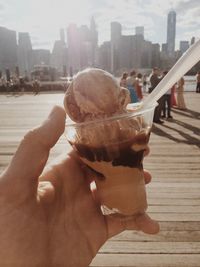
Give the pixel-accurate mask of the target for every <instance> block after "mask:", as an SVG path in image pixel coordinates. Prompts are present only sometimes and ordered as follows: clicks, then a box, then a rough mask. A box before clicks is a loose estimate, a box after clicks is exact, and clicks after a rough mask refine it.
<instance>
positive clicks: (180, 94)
mask: <svg viewBox="0 0 200 267" xmlns="http://www.w3.org/2000/svg"><path fill="white" fill-rule="evenodd" d="M184 84H185V80H184V78H183V77H182V78H181V79H180V80H179V81H178V83H177V108H178V109H182V110H186V105H185V100H184Z"/></svg>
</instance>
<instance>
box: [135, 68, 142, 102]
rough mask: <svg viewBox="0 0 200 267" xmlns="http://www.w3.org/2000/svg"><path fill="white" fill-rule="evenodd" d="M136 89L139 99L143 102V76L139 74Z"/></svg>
mask: <svg viewBox="0 0 200 267" xmlns="http://www.w3.org/2000/svg"><path fill="white" fill-rule="evenodd" d="M135 89H136V94H137V97H138V99H139V100H140V101H141V100H142V98H143V95H142V74H141V73H138V74H137V77H136V79H135Z"/></svg>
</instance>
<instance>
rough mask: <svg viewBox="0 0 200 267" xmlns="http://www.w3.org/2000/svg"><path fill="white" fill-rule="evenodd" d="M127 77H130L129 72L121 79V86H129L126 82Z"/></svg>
mask: <svg viewBox="0 0 200 267" xmlns="http://www.w3.org/2000/svg"><path fill="white" fill-rule="evenodd" d="M127 77H128V73H127V72H124V73H123V74H122V77H121V79H120V86H122V87H125V88H127V82H126V79H127Z"/></svg>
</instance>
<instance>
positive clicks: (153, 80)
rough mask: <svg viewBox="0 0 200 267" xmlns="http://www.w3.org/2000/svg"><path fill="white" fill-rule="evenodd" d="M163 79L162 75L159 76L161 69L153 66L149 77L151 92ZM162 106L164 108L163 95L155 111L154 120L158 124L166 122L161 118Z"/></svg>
mask: <svg viewBox="0 0 200 267" xmlns="http://www.w3.org/2000/svg"><path fill="white" fill-rule="evenodd" d="M161 79H162V77H159V69H158V68H157V67H155V68H153V70H152V73H151V74H150V77H149V81H150V88H149V93H151V92H152V91H153V90H154V89H155V87H156V86H157V85H158V84H159V82H160V81H161ZM162 108H163V98H162V97H161V98H160V99H159V100H158V105H157V107H156V108H155V111H154V118H153V122H155V123H158V124H162V123H164V121H162V120H161V119H160V118H161V111H162Z"/></svg>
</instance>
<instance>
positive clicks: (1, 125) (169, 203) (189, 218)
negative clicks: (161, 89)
mask: <svg viewBox="0 0 200 267" xmlns="http://www.w3.org/2000/svg"><path fill="white" fill-rule="evenodd" d="M63 95H64V94H63V93H60V94H39V95H37V96H33V95H32V94H27V95H26V94H24V95H23V96H20V97H14V96H12V95H8V96H6V95H0V173H1V172H2V171H3V169H5V167H6V166H7V165H8V163H9V161H10V159H11V158H12V155H13V153H14V152H15V151H16V148H17V146H18V144H19V141H20V140H21V138H22V137H23V136H24V134H25V133H26V132H27V131H28V130H29V129H31V128H32V127H35V126H37V125H38V124H40V123H41V122H43V121H44V119H45V118H46V117H47V116H48V114H49V112H50V110H51V109H52V107H53V106H54V104H60V105H62V102H63ZM186 96H187V98H186V102H187V106H188V111H186V112H182V111H179V110H174V111H173V112H172V113H173V117H174V120H173V121H165V123H164V125H155V127H154V129H153V132H152V134H151V138H150V143H149V146H150V150H151V152H150V155H149V156H148V157H146V158H145V160H144V167H145V168H147V169H149V170H150V172H151V174H152V178H153V179H152V182H151V183H150V184H149V185H147V198H148V203H149V207H148V210H147V212H148V214H149V215H150V216H152V218H154V219H157V220H158V221H159V224H160V232H159V233H158V234H157V235H147V234H144V233H141V232H136V231H125V232H123V233H121V234H119V235H117V236H115V237H113V238H112V239H110V240H109V241H108V242H106V244H105V245H104V246H103V247H102V248H101V250H100V252H99V254H98V255H97V256H96V257H95V259H94V261H93V263H92V264H91V266H93V267H104V266H107V267H119V266H124V267H126V266H129V267H133V266H137V267H169V266H170V267H186V266H187V267H197V266H198V267H200V264H199V262H200V255H199V254H200V212H199V211H200V168H199V166H200V149H199V148H200V120H199V118H200V108H199V102H200V95H197V94H195V93H187V94H186ZM67 149H69V144H68V143H67V142H66V138H65V137H64V136H62V137H61V139H60V140H59V142H58V144H57V145H56V146H55V148H54V149H52V151H51V153H50V160H51V159H54V158H55V157H57V156H58V155H59V154H61V153H62V152H63V151H66V150H67Z"/></svg>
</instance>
